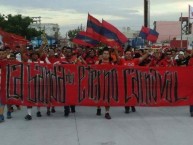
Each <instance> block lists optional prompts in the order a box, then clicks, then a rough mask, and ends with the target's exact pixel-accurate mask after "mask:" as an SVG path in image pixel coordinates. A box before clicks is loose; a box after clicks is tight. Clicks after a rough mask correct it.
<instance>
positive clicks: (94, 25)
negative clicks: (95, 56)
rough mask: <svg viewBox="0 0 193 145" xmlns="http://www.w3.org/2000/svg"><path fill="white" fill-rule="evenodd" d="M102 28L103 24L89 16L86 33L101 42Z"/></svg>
mask: <svg viewBox="0 0 193 145" xmlns="http://www.w3.org/2000/svg"><path fill="white" fill-rule="evenodd" d="M101 28H102V24H101V22H100V21H99V20H97V19H96V18H95V17H93V16H91V15H90V14H88V20H87V29H86V32H87V33H88V34H90V35H92V36H93V37H94V38H95V39H96V40H98V41H100V37H101V35H100V32H101Z"/></svg>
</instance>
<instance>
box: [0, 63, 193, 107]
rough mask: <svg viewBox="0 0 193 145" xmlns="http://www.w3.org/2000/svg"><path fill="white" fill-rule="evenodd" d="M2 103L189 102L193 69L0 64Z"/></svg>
mask: <svg viewBox="0 0 193 145" xmlns="http://www.w3.org/2000/svg"><path fill="white" fill-rule="evenodd" d="M1 68H2V82H1V99H2V101H3V103H4V104H20V105H28V106H50V105H52V106H64V105H82V106H99V105H100V106H106V105H110V106H125V105H136V106H182V105H190V104H192V105H193V81H192V79H193V75H192V74H193V67H171V68H164V67H160V68H147V67H125V66H110V65H109V66H105V67H104V66H103V65H92V66H79V65H47V64H22V63H21V64H20V63H18V64H13V63H7V62H5V63H3V64H2V67H1Z"/></svg>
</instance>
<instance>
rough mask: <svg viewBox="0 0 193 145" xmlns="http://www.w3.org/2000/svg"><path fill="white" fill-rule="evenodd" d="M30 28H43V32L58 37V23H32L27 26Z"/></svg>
mask: <svg viewBox="0 0 193 145" xmlns="http://www.w3.org/2000/svg"><path fill="white" fill-rule="evenodd" d="M29 27H30V28H35V29H36V30H38V31H39V30H40V31H41V30H45V33H46V34H47V35H48V36H50V37H54V38H58V37H59V30H60V28H59V25H58V24H53V23H32V24H30V26H29Z"/></svg>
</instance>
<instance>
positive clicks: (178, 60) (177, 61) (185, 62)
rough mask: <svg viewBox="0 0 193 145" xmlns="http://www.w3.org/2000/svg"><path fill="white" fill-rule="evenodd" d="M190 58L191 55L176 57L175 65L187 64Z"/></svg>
mask: <svg viewBox="0 0 193 145" xmlns="http://www.w3.org/2000/svg"><path fill="white" fill-rule="evenodd" d="M190 58H191V57H190V56H188V57H186V58H184V59H177V60H176V63H177V66H182V65H186V66H187V65H188V62H189V60H190Z"/></svg>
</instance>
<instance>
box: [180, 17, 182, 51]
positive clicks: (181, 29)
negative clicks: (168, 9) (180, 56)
mask: <svg viewBox="0 0 193 145" xmlns="http://www.w3.org/2000/svg"><path fill="white" fill-rule="evenodd" d="M180 20H181V45H180V47H181V49H182V13H181V18H180Z"/></svg>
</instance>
